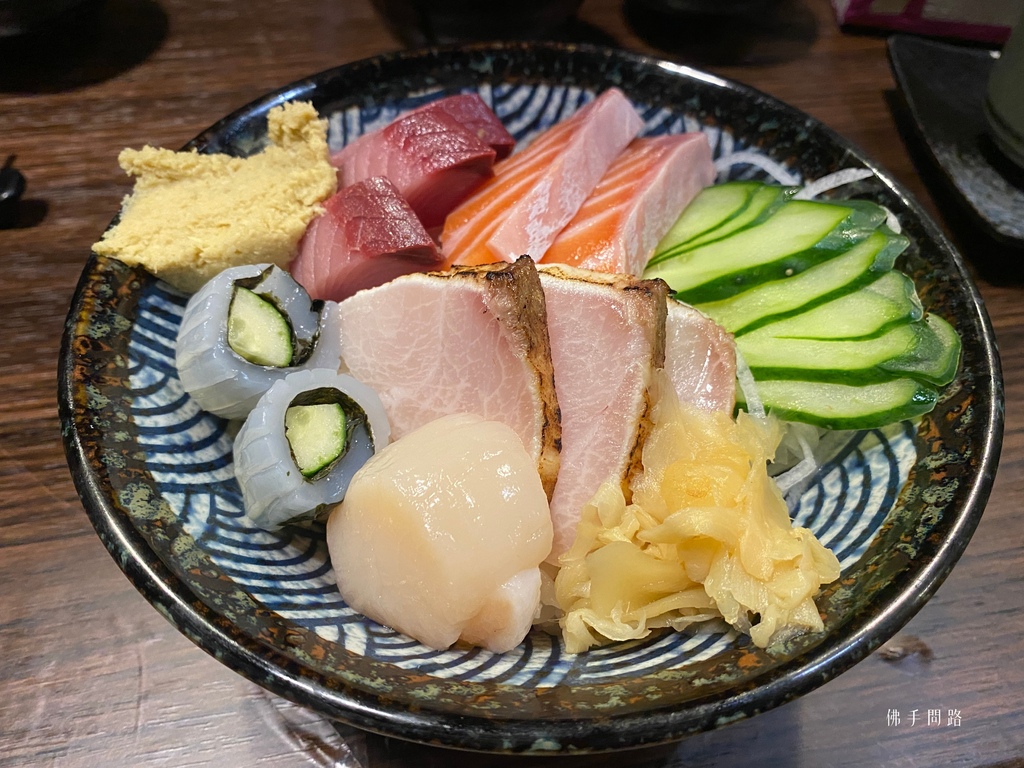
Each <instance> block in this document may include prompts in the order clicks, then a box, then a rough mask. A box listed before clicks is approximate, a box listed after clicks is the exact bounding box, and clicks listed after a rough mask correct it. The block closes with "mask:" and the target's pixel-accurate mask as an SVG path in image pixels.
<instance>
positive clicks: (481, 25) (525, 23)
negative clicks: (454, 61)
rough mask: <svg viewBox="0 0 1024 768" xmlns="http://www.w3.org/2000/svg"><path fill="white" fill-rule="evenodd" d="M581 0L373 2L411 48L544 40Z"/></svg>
mask: <svg viewBox="0 0 1024 768" xmlns="http://www.w3.org/2000/svg"><path fill="white" fill-rule="evenodd" d="M582 2H583V0H490V2H482V1H481V0H373V6H374V8H376V9H377V12H378V13H379V14H380V15H381V17H382V18H383V19H384V20H385V21H386V22H387V24H388V26H389V27H390V28H391V29H392V31H393V32H394V33H395V34H396V35H398V36H399V37H400V38H401V39H402V42H404V43H405V44H406V45H408V46H411V47H420V46H424V45H437V44H443V43H461V42H472V41H481V40H544V39H546V38H549V37H552V36H555V35H557V33H558V32H559V31H560V30H561V29H562V28H563V27H565V25H567V24H568V23H569V22H570V21H571V20H572V19H573V17H574V16H575V15H576V11H577V10H578V9H579V7H580V4H581V3H582Z"/></svg>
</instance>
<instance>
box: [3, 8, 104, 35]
mask: <svg viewBox="0 0 1024 768" xmlns="http://www.w3.org/2000/svg"><path fill="white" fill-rule="evenodd" d="M84 2H85V0H0V37H12V36H14V35H23V34H25V33H27V32H32V31H34V30H36V29H38V28H39V27H41V26H44V25H46V24H50V23H52V22H53V21H54V20H55V19H58V18H60V16H62V15H64V14H67V13H68V12H70V11H73V10H74V9H75V8H76V7H77V6H79V5H82V4H83V3H84Z"/></svg>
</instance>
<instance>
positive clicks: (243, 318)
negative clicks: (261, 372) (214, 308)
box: [228, 286, 293, 368]
mask: <svg viewBox="0 0 1024 768" xmlns="http://www.w3.org/2000/svg"><path fill="white" fill-rule="evenodd" d="M228 344H229V345H230V346H231V348H232V349H233V350H234V351H235V352H237V353H238V354H239V355H241V356H242V357H244V358H245V359H246V360H248V361H249V362H250V363H255V364H256V365H266V366H271V367H274V368H285V367H287V366H289V365H291V363H292V350H293V345H292V329H291V326H289V325H288V320H287V319H286V318H285V316H284V315H283V314H282V313H281V312H280V310H278V308H277V307H275V306H274V305H273V304H272V303H271V302H269V301H267V300H266V299H264V298H261V297H260V296H258V295H257V294H255V293H253V292H252V291H250V290H249V289H248V288H242V287H241V286H235V291H234V295H233V296H232V299H231V308H230V309H229V310H228Z"/></svg>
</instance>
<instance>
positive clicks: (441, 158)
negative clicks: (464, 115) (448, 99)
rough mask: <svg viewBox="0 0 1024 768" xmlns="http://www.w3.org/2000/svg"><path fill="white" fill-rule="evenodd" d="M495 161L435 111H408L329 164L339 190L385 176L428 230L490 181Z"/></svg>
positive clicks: (450, 119) (487, 148) (464, 130)
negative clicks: (374, 177)
mask: <svg viewBox="0 0 1024 768" xmlns="http://www.w3.org/2000/svg"><path fill="white" fill-rule="evenodd" d="M494 158H495V152H494V150H493V149H492V148H491V147H490V146H489V145H488V144H486V143H484V142H483V141H481V140H480V139H479V138H478V137H477V136H476V134H474V133H472V132H470V131H469V130H468V129H467V128H464V127H463V126H462V125H461V124H459V123H458V122H457V121H456V120H455V118H454V117H452V116H451V115H449V114H448V113H447V112H445V111H443V110H436V109H435V110H425V111H415V112H410V113H409V114H407V115H405V116H403V117H400V118H398V119H397V120H395V121H394V122H392V123H391V124H390V125H387V126H385V127H384V128H382V129H381V130H379V131H374V132H373V133H369V134H367V135H365V136H362V137H360V138H359V139H357V140H356V141H354V142H353V143H352V144H349V145H348V146H347V147H345V148H344V149H342V150H341V151H339V152H336V153H335V154H334V155H332V156H331V164H332V165H334V166H335V167H336V168H338V177H339V184H340V186H342V187H345V186H347V185H349V184H354V183H355V182H358V181H363V180H365V179H368V178H370V177H372V176H384V177H386V178H387V179H389V180H390V181H391V182H392V183H393V184H394V185H395V186H396V187H397V188H398V191H399V192H401V193H402V197H404V198H405V199H406V200H408V201H409V205H410V206H412V209H413V210H414V211H416V215H417V216H419V217H420V220H421V221H422V222H423V226H424V227H426V228H428V229H430V228H432V227H437V226H440V225H441V224H442V223H443V222H444V219H445V216H447V215H448V213H449V212H450V211H451V210H452V209H453V208H454V207H455V206H456V205H458V204H459V203H460V202H462V201H463V200H464V199H465V198H466V197H467V196H468V195H469V194H471V193H472V192H473V191H474V190H475V189H476V188H477V187H479V186H480V185H481V184H483V183H484V182H485V181H486V180H487V179H489V178H490V177H491V168H492V166H493V165H494Z"/></svg>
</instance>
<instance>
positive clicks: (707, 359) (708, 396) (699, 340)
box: [665, 298, 736, 414]
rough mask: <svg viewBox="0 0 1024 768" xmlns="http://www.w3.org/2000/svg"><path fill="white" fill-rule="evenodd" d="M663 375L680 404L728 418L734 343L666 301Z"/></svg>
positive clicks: (704, 319) (702, 318)
mask: <svg viewBox="0 0 1024 768" xmlns="http://www.w3.org/2000/svg"><path fill="white" fill-rule="evenodd" d="M665 371H666V372H667V373H668V376H669V379H670V380H671V381H672V386H673V389H675V391H676V394H677V395H678V396H679V400H680V401H681V402H684V403H689V404H691V405H695V406H697V407H698V408H700V409H701V410H704V411H723V412H725V413H728V414H732V411H733V407H734V406H735V405H736V342H735V340H734V339H733V337H732V334H731V333H729V332H728V331H726V330H725V329H724V328H723V327H722V326H720V325H719V324H718V323H716V322H715V321H714V320H712V319H711V318H709V317H708V316H707V315H705V314H704V313H703V312H700V311H699V310H696V309H694V308H693V307H691V306H690V305H689V304H684V303H683V302H681V301H676V300H675V299H673V298H669V300H668V315H667V317H666V324H665Z"/></svg>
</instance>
